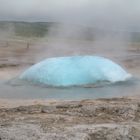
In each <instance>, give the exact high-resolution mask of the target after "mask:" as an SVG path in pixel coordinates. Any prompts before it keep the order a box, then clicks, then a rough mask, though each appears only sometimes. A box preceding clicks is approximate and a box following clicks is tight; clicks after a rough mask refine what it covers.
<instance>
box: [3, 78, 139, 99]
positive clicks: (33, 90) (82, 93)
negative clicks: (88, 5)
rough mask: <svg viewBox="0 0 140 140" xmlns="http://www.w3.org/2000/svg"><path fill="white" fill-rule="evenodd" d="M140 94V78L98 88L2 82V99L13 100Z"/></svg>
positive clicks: (94, 97) (89, 97)
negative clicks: (53, 86) (55, 86)
mask: <svg viewBox="0 0 140 140" xmlns="http://www.w3.org/2000/svg"><path fill="white" fill-rule="evenodd" d="M139 94H140V78H135V77H134V78H132V79H131V80H128V81H125V82H118V83H114V84H109V85H105V86H98V87H92V88H90V87H67V88H66V87H65V88H52V87H40V86H38V85H33V84H32V83H29V82H25V81H24V82H23V81H16V80H13V81H12V82H11V81H10V82H7V81H1V82H0V97H1V98H12V99H47V100H49V99H55V100H57V99H58V100H81V99H97V98H111V97H121V96H134V95H139Z"/></svg>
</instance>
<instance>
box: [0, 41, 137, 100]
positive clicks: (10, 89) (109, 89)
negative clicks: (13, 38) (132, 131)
mask: <svg viewBox="0 0 140 140" xmlns="http://www.w3.org/2000/svg"><path fill="white" fill-rule="evenodd" d="M70 45H71V44H70ZM82 45H83V46H80V45H79V46H78V45H76V46H73V45H71V46H73V48H72V47H71V50H68V52H66V49H64V52H63V53H64V54H66V55H65V56H67V55H71V53H72V54H73V52H72V51H74V52H78V54H79V53H80V54H82V55H83V54H85V53H86V54H89V55H91V54H99V56H105V57H107V58H110V59H111V60H113V61H114V62H116V63H117V64H120V65H121V66H122V67H123V68H125V70H126V71H127V72H128V73H130V74H132V75H133V78H132V79H130V80H128V81H125V82H118V83H115V84H109V85H104V86H102V85H101V86H97V87H68V88H67V87H65V88H52V87H43V86H38V85H33V84H32V83H29V82H25V81H24V82H23V81H18V80H16V79H14V80H10V81H9V80H5V79H4V80H2V78H0V79H1V81H0V98H9V99H48V100H50V99H59V100H81V99H97V98H111V97H121V96H134V95H140V44H136V45H135V44H133V45H130V46H128V47H127V48H125V51H124V50H122V48H121V46H120V47H119V48H118V46H117V47H116V48H117V49H115V50H114V48H112V46H113V45H112V46H111V47H108V48H106V49H102V50H103V51H101V49H99V47H96V48H95V47H94V46H93V47H92V46H90V45H89V44H87V43H86V44H85V45H84V44H83V43H82ZM60 46H62V45H60ZM77 46H78V47H77ZM43 47H44V46H43ZM85 47H86V49H85ZM69 48H70V47H69ZM30 49H31V50H33V52H34V55H33V54H32V53H31V54H30V53H29V54H26V58H30V59H29V60H32V59H33V56H37V55H39V56H41V55H42V53H41V54H40V53H38V50H35V49H34V48H33V49H32V48H30ZM61 49H62V48H61ZM98 49H99V50H98ZM48 50H49V49H48ZM79 50H80V51H81V52H79ZM9 51H10V49H9ZM57 52H58V54H56V53H57ZM121 52H125V53H121ZM7 53H8V51H7ZM59 53H60V51H56V52H55V54H54V53H52V52H45V56H46V55H47V56H49V55H50V56H49V57H54V56H61V55H62V54H59ZM51 54H53V55H51ZM5 56H6V55H5ZM3 57H4V56H2V58H3ZM44 58H46V57H44ZM44 58H43V59H44ZM9 59H10V60H13V59H14V60H19V62H20V63H23V62H21V60H23V59H18V56H16V57H15V58H13V55H11V57H10V58H9ZM33 60H34V59H33ZM35 61H36V60H35ZM13 62H14V61H13ZM27 62H28V61H27ZM24 63H25V62H24ZM27 68H28V67H26V69H27ZM0 70H1V69H0ZM15 70H17V68H13V70H12V71H11V70H10V68H5V69H4V71H6V72H5V75H4V76H3V73H2V74H1V75H2V77H6V75H8V76H9V75H12V76H13V77H14V73H16V72H15ZM1 71H2V70H1ZM10 71H11V72H10Z"/></svg>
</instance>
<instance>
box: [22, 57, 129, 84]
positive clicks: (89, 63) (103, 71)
mask: <svg viewBox="0 0 140 140" xmlns="http://www.w3.org/2000/svg"><path fill="white" fill-rule="evenodd" d="M130 77H131V74H129V73H127V72H126V71H125V70H124V69H123V68H121V67H120V66H119V65H118V64H116V63H114V62H112V61H111V60H109V59H106V58H103V57H98V56H71V57H57V58H49V59H46V60H44V61H42V62H40V63H38V64H35V65H33V66H32V67H31V68H29V69H28V70H26V71H25V72H24V73H23V74H22V75H21V76H20V79H23V80H27V81H31V82H33V83H39V84H45V85H50V86H78V85H88V84H97V83H98V82H105V81H107V82H110V83H114V82H118V81H125V80H127V79H129V78H130Z"/></svg>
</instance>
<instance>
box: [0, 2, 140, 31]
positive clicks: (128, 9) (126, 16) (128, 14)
mask: <svg viewBox="0 0 140 140" xmlns="http://www.w3.org/2000/svg"><path fill="white" fill-rule="evenodd" d="M139 7H140V1H139V0H135V1H132V0H117V1H114V0H76V1H75V0H59V1H58V0H24V1H23V0H12V1H9V0H0V19H1V20H22V21H55V22H68V23H75V24H82V25H88V26H95V27H100V28H112V29H114V30H115V29H120V30H128V29H129V30H135V31H137V30H140V18H139V13H140V8H139Z"/></svg>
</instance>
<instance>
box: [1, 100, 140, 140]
mask: <svg viewBox="0 0 140 140" xmlns="http://www.w3.org/2000/svg"><path fill="white" fill-rule="evenodd" d="M0 138H1V139H2V140H25V139H26V140H62V139H64V140H139V139H140V98H139V97H126V98H112V99H98V100H82V101H45V100H42V101H41V100H40V101H39V100H37V101H35V100H34V101H24V100H22V101H19V100H18V101H16V100H10V101H9V100H2V99H1V103H0Z"/></svg>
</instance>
